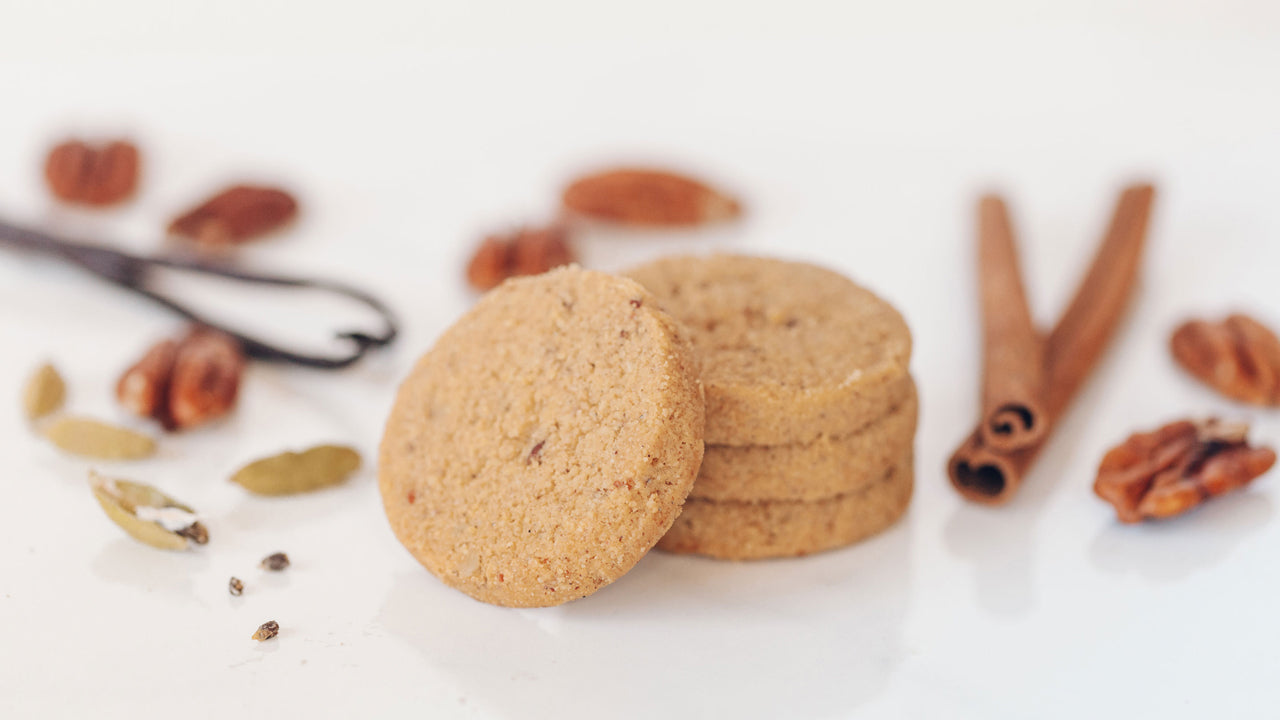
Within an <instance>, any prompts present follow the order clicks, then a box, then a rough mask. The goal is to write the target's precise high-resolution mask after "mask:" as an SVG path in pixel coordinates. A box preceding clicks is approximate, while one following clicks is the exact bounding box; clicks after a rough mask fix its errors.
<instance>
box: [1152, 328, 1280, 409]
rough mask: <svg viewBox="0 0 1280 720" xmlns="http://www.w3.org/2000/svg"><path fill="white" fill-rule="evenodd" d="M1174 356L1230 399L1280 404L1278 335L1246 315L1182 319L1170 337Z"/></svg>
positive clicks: (1279, 343)
mask: <svg viewBox="0 0 1280 720" xmlns="http://www.w3.org/2000/svg"><path fill="white" fill-rule="evenodd" d="M1169 349H1170V350H1171V351H1172V352H1173V358H1174V360H1177V362H1178V364H1179V365H1182V367H1183V368H1185V369H1186V370H1187V372H1189V373H1191V374H1192V375H1194V376H1196V377H1197V378H1199V379H1200V380H1201V381H1202V382H1204V383H1206V384H1208V385H1209V386H1210V387H1212V388H1214V389H1215V390H1217V391H1218V392H1220V393H1222V394H1223V395H1226V396H1227V397H1229V398H1232V399H1235V400H1240V401H1241V402H1247V403H1252V404H1254V405H1280V339H1277V338H1276V335H1275V333H1273V332H1271V331H1270V330H1268V329H1267V328H1266V326H1264V325H1262V324H1261V323H1259V322H1258V321H1257V320H1254V319H1253V318H1251V317H1249V316H1247V315H1238V314H1237V315H1231V316H1229V317H1227V318H1226V319H1225V320H1223V321H1221V322H1217V323H1211V322H1206V321H1204V320H1192V321H1190V322H1186V323H1183V324H1182V325H1180V326H1179V327H1178V329H1177V330H1175V331H1174V333H1173V337H1172V338H1170V340H1169Z"/></svg>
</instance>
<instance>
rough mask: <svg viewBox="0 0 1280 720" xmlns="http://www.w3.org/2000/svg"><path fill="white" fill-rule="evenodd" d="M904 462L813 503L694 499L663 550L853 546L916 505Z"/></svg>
mask: <svg viewBox="0 0 1280 720" xmlns="http://www.w3.org/2000/svg"><path fill="white" fill-rule="evenodd" d="M912 475H913V463H912V461H911V460H910V459H907V460H904V461H903V462H902V463H900V464H899V465H898V466H897V467H895V468H894V469H892V470H890V471H888V472H887V473H885V474H884V475H883V476H882V477H881V478H880V479H879V480H877V481H875V482H874V483H872V484H870V485H867V486H865V487H863V488H862V489H861V490H858V491H855V492H852V493H847V494H845V495H838V496H836V497H834V498H828V499H826V500H817V501H813V502H805V501H790V500H775V501H766V502H758V503H746V502H734V501H729V502H714V501H711V500H699V499H696V498H690V499H689V500H688V501H686V502H685V504H684V511H683V512H681V513H680V517H678V518H676V522H675V524H674V525H672V526H671V529H670V530H669V531H667V534H666V535H664V536H663V538H662V540H660V541H659V542H658V549H659V550H666V551H667V552H673V553H685V554H697V555H708V556H710V557H713V558H719V559H721V560H757V559H762V558H774V557H790V556H795V555H808V554H810V553H816V552H822V551H823V550H831V549H834V548H838V547H843V546H845V545H851V544H853V543H855V542H857V541H859V540H862V539H864V538H867V537H870V536H872V535H874V534H876V533H878V532H880V531H882V530H884V529H885V528H888V527H889V526H890V525H892V524H893V523H894V522H895V521H896V520H897V519H898V518H900V517H902V514H903V512H905V511H906V509H907V505H909V504H910V503H911V489H912V483H913V478H912Z"/></svg>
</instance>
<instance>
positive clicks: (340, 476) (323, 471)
mask: <svg viewBox="0 0 1280 720" xmlns="http://www.w3.org/2000/svg"><path fill="white" fill-rule="evenodd" d="M359 467H360V453H358V452H356V451H355V450H354V449H352V448H349V447H345V446H342V445H318V446H316V447H313V448H311V449H310V450H304V451H303V452H300V453H298V452H284V453H280V454H279V455H273V456H272V457H269V458H263V459H262V460H257V461H255V462H251V463H249V464H248V465H245V466H244V467H242V468H240V469H239V470H238V471H236V474H234V475H232V476H231V481H232V482H234V483H236V484H238V485H240V486H241V487H243V488H244V489H245V490H248V491H249V492H251V493H255V494H257V495H293V494H296V493H304V492H311V491H312V490H319V489H321V488H326V487H330V486H333V485H338V484H341V483H343V482H345V481H346V479H347V478H348V477H350V476H351V473H353V472H355V471H356V469H357V468H359Z"/></svg>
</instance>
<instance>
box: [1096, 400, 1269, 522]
mask: <svg viewBox="0 0 1280 720" xmlns="http://www.w3.org/2000/svg"><path fill="white" fill-rule="evenodd" d="M1248 431H1249V427H1248V426H1247V425H1244V424H1241V423H1223V422H1220V421H1218V420H1216V419H1210V420H1207V421H1204V422H1198V423H1197V422H1191V421H1189V420H1182V421H1179V422H1174V423H1170V424H1168V425H1165V426H1164V427H1162V428H1160V429H1158V430H1156V431H1154V432H1149V433H1137V434H1135V435H1133V436H1132V437H1130V438H1129V439H1128V440H1126V441H1125V442H1124V444H1122V445H1120V446H1118V447H1115V448H1113V449H1112V450H1111V451H1110V452H1108V453H1107V454H1106V456H1105V457H1103V458H1102V464H1101V465H1100V466H1099V467H1098V478H1097V480H1096V481H1094V484H1093V491H1094V492H1095V493H1097V495H1098V497H1100V498H1102V499H1103V500H1106V501H1107V502H1109V503H1111V504H1112V505H1114V506H1115V509H1116V515H1117V517H1119V519H1120V521H1121V522H1126V523H1136V522H1142V521H1143V520H1152V519H1159V518H1167V517H1173V516H1175V515H1181V514H1182V513H1184V512H1186V511H1187V510H1190V509H1191V508H1193V507H1195V506H1196V505H1199V504H1200V503H1202V502H1204V501H1206V500H1208V499H1210V498H1213V497H1216V496H1218V495H1221V494H1223V493H1227V492H1230V491H1232V490H1236V489H1239V488H1242V487H1244V486H1245V485H1247V484H1249V483H1250V482H1251V481H1252V480H1253V479H1254V478H1256V477H1258V476H1259V475H1261V474H1263V473H1265V472H1266V471H1267V470H1269V469H1271V466H1272V465H1274V464H1275V461H1276V454H1275V452H1274V451H1272V450H1271V448H1265V447H1258V448H1255V447H1250V446H1249V445H1248V443H1247V442H1246V437H1247V435H1248Z"/></svg>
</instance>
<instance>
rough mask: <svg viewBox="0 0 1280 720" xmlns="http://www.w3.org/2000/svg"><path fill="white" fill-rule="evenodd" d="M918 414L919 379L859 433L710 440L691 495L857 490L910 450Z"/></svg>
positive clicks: (755, 497)
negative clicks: (788, 440) (790, 439)
mask: <svg viewBox="0 0 1280 720" xmlns="http://www.w3.org/2000/svg"><path fill="white" fill-rule="evenodd" d="M917 415H918V402H917V400H916V392H915V387H914V384H913V386H912V389H911V394H910V395H909V396H908V397H907V399H906V401H904V402H903V403H902V404H901V405H899V406H898V407H896V408H894V409H893V410H892V411H891V412H890V413H889V414H888V415H887V416H885V417H884V418H881V419H880V420H877V421H875V422H873V423H871V424H870V425H868V426H866V427H864V428H862V429H861V430H859V431H858V432H856V433H854V434H853V435H848V436H845V437H828V436H825V435H824V436H822V437H820V438H818V439H817V440H813V441H811V442H807V443H794V444H791V445H745V446H735V445H708V446H707V449H706V452H705V453H704V454H703V456H702V468H701V469H700V470H699V471H698V480H697V482H695V483H694V484H693V490H691V491H689V497H690V498H700V499H703V500H717V501H724V500H737V501H742V502H759V501H761V500H822V499H825V498H829V497H833V496H835V495H843V494H845V493H850V492H853V491H855V490H858V489H860V488H862V487H863V486H865V485H867V484H868V483H872V482H875V481H876V480H879V479H880V478H881V477H883V476H884V473H885V471H886V470H889V469H890V468H892V467H893V466H894V465H896V464H897V463H899V462H901V460H902V458H903V457H906V456H907V455H909V454H910V452H911V449H912V446H913V444H914V442H915V434H916V418H917Z"/></svg>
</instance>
